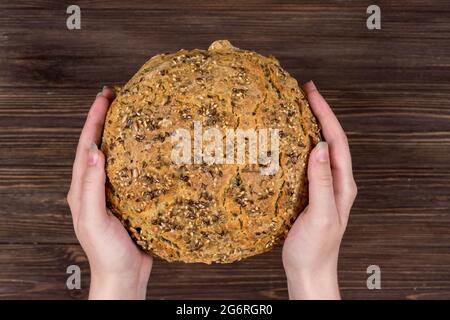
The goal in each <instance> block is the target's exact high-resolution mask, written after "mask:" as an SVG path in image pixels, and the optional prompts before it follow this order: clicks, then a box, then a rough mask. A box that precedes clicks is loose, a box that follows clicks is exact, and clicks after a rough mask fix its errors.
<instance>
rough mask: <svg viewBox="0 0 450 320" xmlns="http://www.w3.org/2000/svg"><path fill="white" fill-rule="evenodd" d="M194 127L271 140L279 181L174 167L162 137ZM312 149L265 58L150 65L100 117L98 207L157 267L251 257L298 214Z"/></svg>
mask: <svg viewBox="0 0 450 320" xmlns="http://www.w3.org/2000/svg"><path fill="white" fill-rule="evenodd" d="M194 122H197V123H200V124H201V125H202V127H203V129H204V130H206V129H207V128H212V127H214V128H218V129H220V130H226V129H227V128H228V129H229V128H231V129H235V130H236V129H261V128H272V129H277V130H279V131H278V133H279V164H280V168H279V170H278V171H277V172H274V173H273V174H265V175H264V174H261V170H260V169H261V168H262V167H264V165H265V164H263V163H257V164H254V163H253V164H252V163H243V164H242V163H241V164H236V163H234V164H219V163H191V164H189V163H188V164H186V163H183V164H179V163H178V164H177V163H174V161H173V159H172V158H171V155H172V151H173V145H174V142H173V139H172V135H173V132H174V131H175V130H177V129H179V128H185V129H187V130H190V132H192V130H193V123H194ZM319 140H320V129H319V126H318V125H317V122H316V119H315V118H314V116H313V114H312V112H311V110H310V108H309V105H308V101H307V100H306V98H305V94H304V93H303V91H302V90H301V89H300V88H299V86H298V84H297V81H296V80H295V79H294V78H292V77H291V76H290V75H289V74H288V73H287V72H286V71H285V70H283V69H282V68H281V67H280V64H279V62H278V61H277V60H276V59H275V58H273V57H264V56H262V55H259V54H257V53H255V52H252V51H246V50H241V49H237V48H235V47H233V46H232V45H231V44H230V43H229V42H228V41H226V40H222V41H216V42H214V43H212V44H211V46H210V47H209V49H208V50H198V49H195V50H190V51H188V50H180V51H178V52H176V53H173V54H160V55H157V56H154V57H153V58H151V59H150V60H149V61H148V62H146V63H145V64H144V65H143V66H142V67H141V69H140V70H139V71H138V72H137V73H136V74H135V75H134V76H133V78H132V79H131V80H130V81H129V82H128V83H127V84H126V85H125V86H124V87H122V88H121V89H120V90H118V92H117V97H116V99H115V100H114V102H113V103H112V104H111V106H110V108H109V110H108V113H107V117H106V122H105V128H104V132H103V138H102V146H101V148H102V151H103V152H104V153H105V155H106V159H107V164H106V172H107V178H108V179H107V202H108V207H109V208H110V210H111V211H112V212H113V213H114V214H115V215H116V216H117V217H118V218H119V219H120V220H121V221H122V222H123V224H124V225H125V226H126V228H127V229H128V231H129V232H130V235H131V236H132V238H133V239H134V240H135V241H136V242H137V244H138V245H139V246H140V247H141V248H142V249H143V250H145V251H148V252H149V253H151V254H153V255H155V256H158V257H160V258H163V259H165V260H168V261H184V262H202V263H212V262H217V263H230V262H233V261H237V260H240V259H242V258H245V257H249V256H253V255H256V254H259V253H262V252H265V251H267V250H270V249H271V248H272V247H273V245H274V244H275V243H276V242H277V241H278V240H279V239H282V238H284V237H285V236H286V234H287V232H288V231H289V229H290V227H291V225H292V224H293V222H294V221H295V219H296V217H297V215H298V213H299V212H300V211H301V210H302V209H303V208H304V207H305V206H306V204H307V197H308V195H307V193H308V189H307V177H306V169H307V161H308V155H309V153H310V151H311V149H312V148H313V147H314V146H315V144H316V143H317V142H318V141H319ZM246 152H247V151H246ZM246 155H247V156H248V155H249V154H248V153H246Z"/></svg>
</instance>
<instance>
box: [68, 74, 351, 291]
mask: <svg viewBox="0 0 450 320" xmlns="http://www.w3.org/2000/svg"><path fill="white" fill-rule="evenodd" d="M304 90H305V92H306V93H307V96H308V100H309V102H310V105H311V109H312V110H313V112H314V114H315V115H316V117H317V119H318V120H319V122H320V124H321V126H322V131H323V135H324V138H325V140H326V141H327V142H321V143H319V144H318V145H317V146H316V147H315V148H314V150H313V151H312V153H311V155H310V159H309V163H308V180H309V205H308V207H307V208H306V209H305V210H304V211H303V212H302V213H301V214H300V216H299V217H298V219H297V220H296V222H295V223H294V225H293V227H292V229H291V230H290V232H289V234H288V237H287V239H286V241H285V243H284V246H283V265H284V268H285V272H286V276H287V280H288V289H289V297H290V298H291V299H340V293H339V285H338V277H337V262H338V256H339V247H340V243H341V240H342V237H343V234H344V231H345V228H346V226H347V221H348V217H349V213H350V209H351V207H352V205H353V202H354V200H355V197H356V192H357V190H356V184H355V181H354V179H353V173H352V162H351V156H350V151H349V147H348V142H347V137H346V135H345V133H344V130H343V129H342V127H341V125H340V124H339V122H338V120H337V118H336V116H335V115H334V113H333V112H332V110H331V108H330V106H329V105H328V104H327V102H326V101H325V99H324V98H323V97H322V96H321V95H320V93H319V92H318V91H317V89H316V87H315V85H314V84H313V83H312V82H308V83H307V84H305V86H304ZM113 99H114V92H113V90H111V89H110V88H108V87H104V88H103V90H102V91H101V92H100V93H99V94H98V95H97V97H96V99H95V101H94V103H93V104H92V106H91V109H90V110H89V114H88V117H87V119H86V123H85V125H84V127H83V131H82V133H81V136H80V140H79V143H78V147H77V153H76V157H75V161H74V165H73V172H72V183H71V186H70V190H69V193H68V194H67V201H68V203H69V206H70V210H71V213H72V218H73V225H74V229H75V233H76V236H77V238H78V240H79V241H80V244H81V246H82V248H83V250H84V251H85V252H86V255H87V257H88V260H89V266H90V270H91V285H90V291H89V299H145V296H146V289H147V283H148V280H149V278H150V272H151V269H152V262H153V260H152V258H151V256H149V255H148V254H146V253H144V252H143V251H141V250H139V249H138V247H137V246H136V245H135V244H134V242H133V241H132V240H131V238H130V237H129V235H128V233H127V231H126V230H125V229H124V227H123V226H122V224H121V223H120V221H119V220H118V219H117V218H116V217H115V216H114V215H112V214H111V213H110V211H109V210H108V209H107V207H106V201H105V181H106V175H105V169H104V168H105V157H104V155H103V153H102V152H101V151H100V150H98V149H97V147H96V146H98V145H99V143H100V139H101V132H102V129H103V124H104V120H105V116H106V111H107V109H108V107H109V105H110V103H111V101H112V100H113Z"/></svg>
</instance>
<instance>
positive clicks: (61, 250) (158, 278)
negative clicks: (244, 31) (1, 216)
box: [0, 243, 450, 299]
mask: <svg viewBox="0 0 450 320" xmlns="http://www.w3.org/2000/svg"><path fill="white" fill-rule="evenodd" d="M372 249H373V247H371V246H363V245H358V244H357V243H354V244H352V246H343V247H342V250H341V259H340V261H341V262H340V265H341V268H340V270H341V272H340V275H339V276H340V281H341V288H342V294H343V297H344V298H346V299H355V298H358V299H364V298H367V299H374V298H375V299H376V298H378V299H379V298H384V299H393V298H409V299H423V298H425V299H429V298H441V299H444V298H447V299H448V297H449V296H450V291H449V290H448V288H449V286H450V277H449V273H448V270H449V269H450V254H449V251H448V248H442V249H439V248H437V249H434V250H432V251H430V250H429V248H418V249H416V250H405V249H403V248H396V247H389V245H386V246H382V247H380V248H379V249H382V251H381V250H380V251H374V250H372ZM379 261H382V263H379ZM72 264H76V265H79V266H80V268H81V270H82V271H81V280H82V289H81V290H68V289H67V288H66V279H67V274H66V268H67V266H69V265H72ZM371 264H380V268H381V272H382V289H381V290H368V289H367V287H366V280H367V274H366V268H367V267H368V266H369V265H371ZM0 268H1V270H2V274H1V278H0V284H1V285H0V297H1V298H3V299H11V298H20V299H25V298H28V299H56V298H57V299H84V298H86V297H87V293H88V287H89V285H88V284H89V278H90V277H89V271H88V270H89V269H88V264H87V261H86V257H85V255H84V253H83V251H82V250H81V248H80V247H79V246H77V245H7V244H2V245H0ZM437 279H438V280H437ZM218 283H220V285H217V284H218ZM418 283H420V285H418ZM211 297H214V298H217V299H285V298H287V289H286V279H285V276H284V271H283V268H282V263H281V251H280V248H276V249H275V250H273V251H272V252H269V253H266V254H263V255H260V256H257V257H253V258H249V259H247V260H244V261H241V262H238V263H235V264H231V265H211V266H207V265H201V264H193V265H190V264H182V263H167V262H163V261H160V260H157V261H155V263H154V267H153V270H152V273H151V277H150V282H149V286H148V294H147V298H148V299H186V298H189V299H210V298H211Z"/></svg>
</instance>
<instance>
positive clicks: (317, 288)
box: [286, 267, 341, 300]
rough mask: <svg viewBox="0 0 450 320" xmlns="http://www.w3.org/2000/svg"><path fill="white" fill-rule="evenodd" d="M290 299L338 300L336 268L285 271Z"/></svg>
mask: <svg viewBox="0 0 450 320" xmlns="http://www.w3.org/2000/svg"><path fill="white" fill-rule="evenodd" d="M286 277H287V284H288V291H289V298H290V299H292V300H339V299H341V296H340V292H339V284H338V276H337V268H336V267H330V268H325V269H323V270H297V271H290V272H286Z"/></svg>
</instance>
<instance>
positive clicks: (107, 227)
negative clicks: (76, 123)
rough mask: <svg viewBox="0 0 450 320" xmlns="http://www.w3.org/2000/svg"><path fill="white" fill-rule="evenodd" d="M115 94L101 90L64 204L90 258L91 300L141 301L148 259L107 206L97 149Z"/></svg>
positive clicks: (102, 165)
mask: <svg viewBox="0 0 450 320" xmlns="http://www.w3.org/2000/svg"><path fill="white" fill-rule="evenodd" d="M114 96H115V94H114V91H112V90H111V89H109V88H107V87H104V88H103V90H102V92H100V93H99V94H98V95H97V97H96V99H95V101H94V103H93V104H92V106H91V109H90V110H89V114H88V117H87V120H86V123H85V124H84V128H83V131H82V132H81V136H80V140H79V142H78V147H77V153H76V157H75V162H74V164H73V171H72V183H71V186H70V190H69V193H68V194H67V202H68V203H69V206H70V211H71V212H72V218H73V225H74V229H75V234H76V236H77V238H78V240H79V241H80V244H81V246H82V247H83V250H84V251H85V252H86V255H87V257H88V260H89V266H90V270H91V286H90V291H89V299H145V295H146V289H147V282H148V279H149V276H150V271H151V268H152V258H151V257H150V256H149V255H148V254H146V253H144V252H143V251H140V250H139V249H138V248H137V246H136V245H135V244H134V243H133V241H132V240H131V238H130V236H129V235H128V233H127V231H126V230H125V228H124V227H123V226H122V224H121V223H120V221H119V220H118V219H117V218H116V217H115V216H114V215H113V214H111V212H110V211H109V210H108V209H107V207H106V200H105V181H106V175H105V156H104V155H103V153H102V152H101V151H100V150H98V149H97V145H98V144H99V143H100V139H101V134H102V129H103V124H104V121H105V117H106V111H107V109H108V107H109V104H110V102H111V101H112V100H113V99H114Z"/></svg>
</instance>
